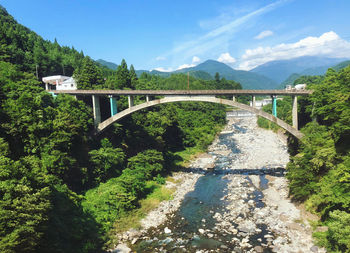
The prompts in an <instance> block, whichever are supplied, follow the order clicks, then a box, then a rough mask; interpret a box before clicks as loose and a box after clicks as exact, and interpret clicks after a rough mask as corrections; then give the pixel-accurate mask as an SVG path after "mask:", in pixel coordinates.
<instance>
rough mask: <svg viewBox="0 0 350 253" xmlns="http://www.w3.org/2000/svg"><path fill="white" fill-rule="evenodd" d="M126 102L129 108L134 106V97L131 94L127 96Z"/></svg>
mask: <svg viewBox="0 0 350 253" xmlns="http://www.w3.org/2000/svg"><path fill="white" fill-rule="evenodd" d="M128 102H129V108H131V107H133V106H134V97H133V96H130V95H129V96H128Z"/></svg>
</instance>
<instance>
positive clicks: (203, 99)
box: [97, 95, 304, 139]
mask: <svg viewBox="0 0 350 253" xmlns="http://www.w3.org/2000/svg"><path fill="white" fill-rule="evenodd" d="M195 101H197V102H209V103H217V104H222V105H229V106H233V107H237V108H239V109H242V110H246V111H249V112H252V113H254V114H256V115H258V116H261V117H263V118H265V119H267V120H269V121H271V122H274V123H276V124H277V125H278V126H280V127H282V128H283V129H285V130H286V131H287V132H289V133H291V134H292V135H293V136H295V137H296V138H298V139H301V138H302V137H303V136H304V135H303V134H302V133H301V132H300V131H298V130H297V129H295V128H294V127H292V126H291V125H289V124H287V123H286V122H285V121H283V120H281V119H279V118H277V117H275V116H273V115H271V114H269V113H266V112H264V111H262V110H259V109H256V108H254V107H251V106H248V105H245V104H242V103H238V102H236V101H232V100H228V99H223V98H217V97H215V96H176V95H175V96H165V97H164V98H161V99H155V100H151V101H148V102H145V103H142V104H139V105H135V106H132V107H130V108H128V109H125V110H123V111H121V112H119V113H117V114H115V115H114V116H113V117H110V118H108V119H106V120H105V121H103V122H101V123H100V124H99V125H98V127H97V131H98V133H100V132H102V131H104V130H105V129H106V128H108V127H109V126H110V125H112V124H113V123H114V122H117V121H118V120H120V119H122V118H124V117H125V116H128V115H130V114H132V113H134V112H137V111H139V110H142V109H145V108H148V107H152V106H155V105H159V104H166V103H174V102H195Z"/></svg>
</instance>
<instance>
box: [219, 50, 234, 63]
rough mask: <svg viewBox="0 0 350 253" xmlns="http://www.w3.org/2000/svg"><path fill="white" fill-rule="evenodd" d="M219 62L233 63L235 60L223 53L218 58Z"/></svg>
mask: <svg viewBox="0 0 350 253" xmlns="http://www.w3.org/2000/svg"><path fill="white" fill-rule="evenodd" d="M218 61H219V62H223V63H231V64H232V63H235V62H236V59H235V58H233V57H232V56H231V55H230V54H229V53H223V54H221V55H220V56H219V58H218Z"/></svg>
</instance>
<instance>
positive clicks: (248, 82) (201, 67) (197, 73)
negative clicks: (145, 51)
mask: <svg viewBox="0 0 350 253" xmlns="http://www.w3.org/2000/svg"><path fill="white" fill-rule="evenodd" d="M143 72H146V73H149V74H151V75H159V76H163V77H167V76H170V75H171V74H176V73H187V72H189V73H190V75H191V76H194V77H197V78H200V79H204V80H212V79H213V77H214V76H215V74H216V73H219V74H220V77H224V78H226V79H227V80H233V81H236V82H239V83H240V84H241V85H242V86H243V88H244V89H275V88H276V87H277V86H278V84H277V83H276V82H275V81H273V80H271V79H270V78H267V77H266V76H263V75H260V74H257V73H253V72H249V71H244V70H234V69H232V68H231V67H230V66H228V65H226V64H224V63H221V62H218V61H214V60H207V61H205V62H203V63H201V64H198V65H197V66H195V67H191V68H184V69H179V70H176V71H174V72H161V71H157V70H152V71H144V70H137V71H136V73H137V75H141V74H142V73H143Z"/></svg>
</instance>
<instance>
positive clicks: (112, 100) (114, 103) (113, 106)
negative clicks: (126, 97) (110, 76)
mask: <svg viewBox="0 0 350 253" xmlns="http://www.w3.org/2000/svg"><path fill="white" fill-rule="evenodd" d="M109 103H110V105H111V117H113V115H115V114H117V112H118V111H117V100H116V99H115V98H113V97H112V96H110V97H109Z"/></svg>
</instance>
